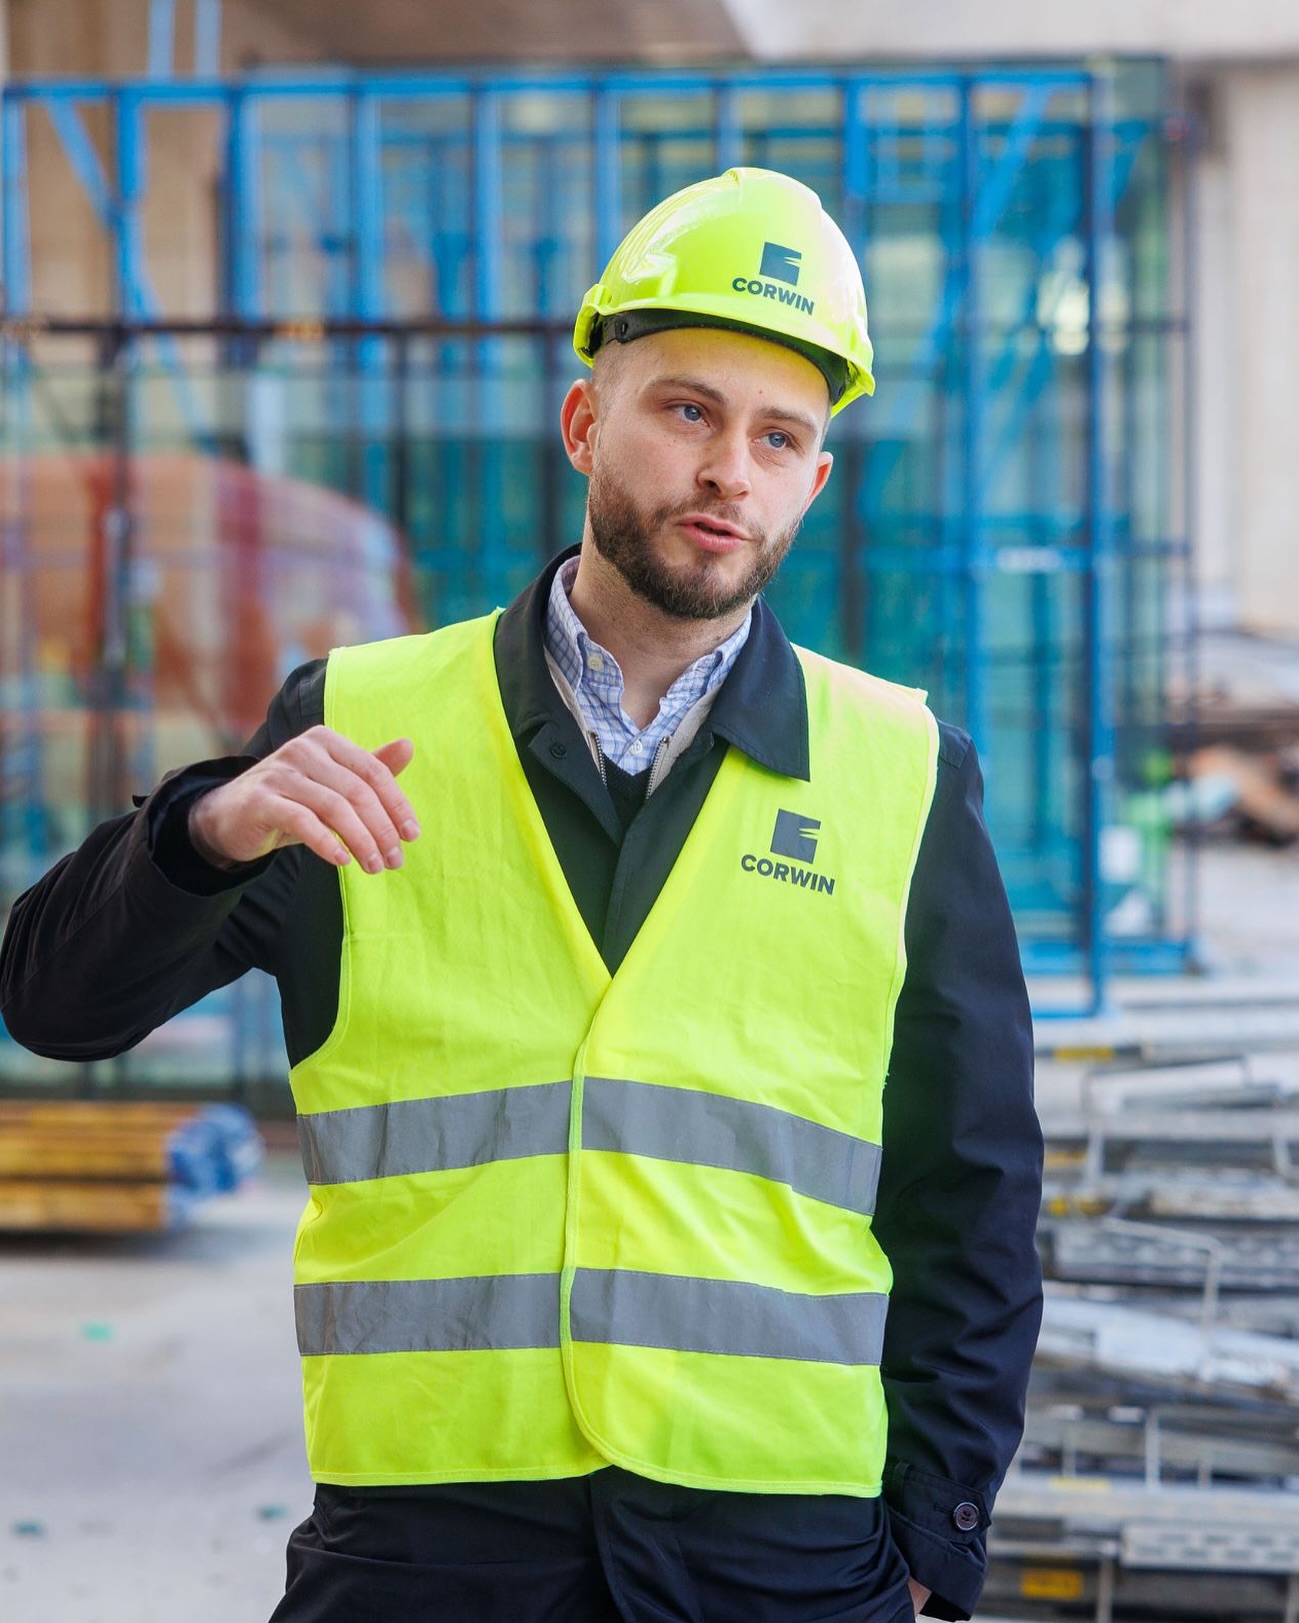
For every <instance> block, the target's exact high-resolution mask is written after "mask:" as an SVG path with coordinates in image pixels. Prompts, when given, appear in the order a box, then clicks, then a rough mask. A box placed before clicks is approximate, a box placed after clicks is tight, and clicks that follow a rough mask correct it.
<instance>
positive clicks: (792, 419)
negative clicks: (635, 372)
mask: <svg viewBox="0 0 1299 1623" xmlns="http://www.w3.org/2000/svg"><path fill="white" fill-rule="evenodd" d="M649 387H650V388H651V389H656V390H657V389H664V390H672V389H684V390H685V392H686V393H687V394H697V395H701V396H702V397H703V398H704V399H705V400H711V401H712V403H713V404H714V405H715V406H724V405H725V404H726V396H725V395H724V394H723V393H722V391H721V390H720V389H715V388H714V387H713V385H712V384H711V383H705V382H704V380H703V378H697V377H693V376H691V374H690V373H689V372H677V373H674V374H673V375H672V376H671V377H660V378H652V379H651V380H650V384H649ZM762 416H764V417H769V418H770V419H771V420H772V421H773V422H777V423H790V424H791V425H793V426H794V427H797V428H801V429H803V430H804V432H805V433H808V434H811V435H812V437H813V438H814V439H815V438H817V437H818V436H819V435H820V432H821V424H820V423H818V422H817V421H816V420H815V419H814V418H812V417H809V416H808V415H807V414H806V413H805V412H801V411H792V410H791V409H790V408H789V407H787V406H765V407H764V408H763V410H762Z"/></svg>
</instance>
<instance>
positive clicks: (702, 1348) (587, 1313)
mask: <svg viewBox="0 0 1299 1623" xmlns="http://www.w3.org/2000/svg"><path fill="white" fill-rule="evenodd" d="M294 1300H295V1307H296V1314H297V1324H298V1342H299V1346H300V1348H301V1351H302V1353H303V1355H304V1356H305V1357H311V1358H316V1357H323V1356H339V1357H350V1356H356V1355H358V1354H364V1353H416V1352H482V1351H501V1350H503V1349H505V1348H512V1347H515V1348H517V1347H558V1346H559V1276H558V1275H556V1274H515V1275H510V1274H491V1275H488V1276H487V1277H486V1278H476V1279H398V1280H358V1281H354V1282H352V1283H333V1284H325V1285H299V1286H298V1287H297V1288H296V1291H295V1293H294ZM571 1302H572V1305H571V1309H570V1311H571V1315H572V1333H573V1338H574V1340H576V1341H592V1342H601V1343H605V1342H608V1343H616V1344H619V1345H622V1346H629V1347H663V1348H675V1349H676V1350H677V1351H680V1352H700V1353H717V1354H723V1355H726V1356H730V1357H736V1358H794V1359H807V1360H815V1361H818V1362H829V1363H835V1364H849V1365H851V1364H866V1365H870V1364H878V1363H879V1361H880V1353H881V1350H882V1348H883V1345H884V1319H885V1314H886V1312H887V1310H888V1298H887V1297H886V1296H883V1295H880V1294H877V1293H870V1292H867V1293H861V1294H858V1295H855V1296H808V1295H799V1294H794V1293H792V1292H789V1291H778V1290H771V1289H768V1288H767V1287H765V1286H762V1285H750V1284H745V1283H743V1282H738V1281H735V1280H728V1279H681V1278H674V1277H672V1276H670V1275H666V1274H635V1273H627V1272H624V1271H622V1270H619V1269H608V1270H606V1271H604V1272H596V1271H594V1270H591V1269H582V1268H579V1269H578V1270H577V1274H576V1277H575V1279H574V1281H573V1294H572V1299H571Z"/></svg>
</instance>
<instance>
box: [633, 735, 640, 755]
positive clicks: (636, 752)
mask: <svg viewBox="0 0 1299 1623" xmlns="http://www.w3.org/2000/svg"><path fill="white" fill-rule="evenodd" d="M631 752H632V754H633V755H639V754H640V753H641V741H640V739H639V738H634V739H632V745H631Z"/></svg>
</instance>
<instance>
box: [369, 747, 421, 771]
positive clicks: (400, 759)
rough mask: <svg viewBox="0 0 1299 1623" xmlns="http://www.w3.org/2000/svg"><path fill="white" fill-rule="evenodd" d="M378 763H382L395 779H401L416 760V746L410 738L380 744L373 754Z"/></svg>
mask: <svg viewBox="0 0 1299 1623" xmlns="http://www.w3.org/2000/svg"><path fill="white" fill-rule="evenodd" d="M372 753H373V755H374V758H375V760H376V761H382V762H383V764H384V766H386V767H387V768H388V770H389V772H391V773H392V775H393V777H394V778H397V777H400V776H401V774H402V773H403V772H404V771H405V770H406V768H407V767H408V766H409V765H410V763H411V762H412V761H413V760H414V759H415V746H414V744H412V743H411V741H410V739H409V738H394V739H393V741H392V743H391V744H380V745H379V748H378V749H377V750H374V751H373V752H372Z"/></svg>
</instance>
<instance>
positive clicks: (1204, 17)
mask: <svg viewBox="0 0 1299 1623" xmlns="http://www.w3.org/2000/svg"><path fill="white" fill-rule="evenodd" d="M725 4H726V8H727V10H728V11H729V12H730V15H731V18H732V20H733V22H734V24H735V27H736V30H737V32H738V33H739V35H740V38H741V39H742V40H743V42H744V46H745V48H746V50H748V51H749V52H750V53H751V54H752V55H753V56H755V57H757V58H758V59H759V60H763V61H775V60H793V59H803V60H808V61H813V60H819V61H825V60H840V61H843V60H853V59H856V60H862V61H879V60H880V59H881V58H884V57H905V58H919V59H921V60H931V59H934V58H938V59H941V60H945V61H948V62H952V61H959V60H963V59H969V58H974V59H982V58H989V57H1000V58H1003V59H1005V58H1011V57H1030V56H1072V57H1078V56H1094V55H1105V56H1111V55H1113V56H1119V55H1126V56H1170V57H1177V58H1180V59H1183V60H1187V59H1205V58H1208V59H1214V60H1223V59H1233V58H1234V59H1239V60H1249V59H1258V58H1266V57H1269V56H1274V55H1277V54H1290V55H1293V54H1299V5H1296V4H1295V0H1232V3H1231V4H1229V5H1224V4H1223V0H1088V4H1086V5H1080V4H1068V3H1066V0H1045V3H1044V0H981V3H980V4H977V5H975V4H971V0H920V3H919V4H917V5H909V6H907V5H898V4H897V0H797V3H791V0H725Z"/></svg>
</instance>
